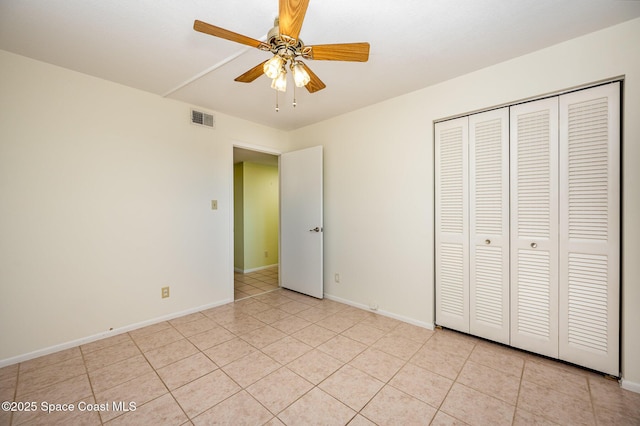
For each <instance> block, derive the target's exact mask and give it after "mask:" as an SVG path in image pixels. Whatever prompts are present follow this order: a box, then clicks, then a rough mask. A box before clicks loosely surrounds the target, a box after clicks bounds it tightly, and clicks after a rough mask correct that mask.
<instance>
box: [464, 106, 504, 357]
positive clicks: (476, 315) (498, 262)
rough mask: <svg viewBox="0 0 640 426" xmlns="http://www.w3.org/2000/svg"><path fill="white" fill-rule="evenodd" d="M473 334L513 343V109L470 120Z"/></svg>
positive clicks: (471, 316) (470, 299)
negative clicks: (511, 277) (510, 254)
mask: <svg viewBox="0 0 640 426" xmlns="http://www.w3.org/2000/svg"><path fill="white" fill-rule="evenodd" d="M469 174H470V175H469V195H470V197H469V202H470V206H469V207H470V214H469V218H470V230H469V232H470V236H469V240H470V247H469V249H470V271H469V274H470V276H469V304H470V318H469V322H470V324H469V326H470V332H471V333H472V334H474V335H477V336H480V337H484V338H487V339H490V340H494V341H498V342H501V343H505V344H508V343H509V108H501V109H498V110H493V111H487V112H484V113H480V114H474V115H471V116H469Z"/></svg>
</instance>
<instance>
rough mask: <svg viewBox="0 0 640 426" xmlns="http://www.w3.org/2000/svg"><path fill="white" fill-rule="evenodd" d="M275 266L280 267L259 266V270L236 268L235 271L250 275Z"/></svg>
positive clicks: (275, 264)
mask: <svg viewBox="0 0 640 426" xmlns="http://www.w3.org/2000/svg"><path fill="white" fill-rule="evenodd" d="M274 266H278V264H277V263H274V264H273V265H267V266H259V267H257V268H251V269H240V268H236V267H234V268H233V270H234V271H235V272H239V273H241V274H248V273H250V272H256V271H262V270H263V269H269V268H273V267H274Z"/></svg>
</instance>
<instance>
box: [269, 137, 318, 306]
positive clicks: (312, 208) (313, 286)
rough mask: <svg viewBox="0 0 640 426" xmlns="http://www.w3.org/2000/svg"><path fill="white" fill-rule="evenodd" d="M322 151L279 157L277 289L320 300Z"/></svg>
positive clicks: (308, 151)
mask: <svg viewBox="0 0 640 426" xmlns="http://www.w3.org/2000/svg"><path fill="white" fill-rule="evenodd" d="M322 226H323V225H322V147H321V146H316V147H312V148H307V149H303V150H300V151H293V152H288V153H286V154H282V155H280V285H281V286H282V287H283V288H287V289H289V290H294V291H297V292H299V293H303V294H307V295H309V296H313V297H317V298H320V299H321V298H322V297H323V294H324V292H323V281H322V269H323V268H322Z"/></svg>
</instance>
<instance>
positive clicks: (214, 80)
mask: <svg viewBox="0 0 640 426" xmlns="http://www.w3.org/2000/svg"><path fill="white" fill-rule="evenodd" d="M277 14H278V1H276V0H244V1H242V2H239V1H222V0H137V1H132V0H0V49H3V50H7V51H10V52H14V53H17V54H20V55H24V56H27V57H31V58H34V59H38V60H41V61H44V62H49V63H52V64H55V65H59V66H62V67H65V68H69V69H72V70H76V71H79V72H82V73H86V74H89V75H93V76H96V77H100V78H103V79H107V80H111V81H114V82H117V83H121V84H124V85H127V86H131V87H134V88H138V89H141V90H145V91H148V92H152V93H155V94H158V95H160V96H166V97H168V98H172V99H179V100H181V101H184V102H187V103H189V104H192V105H196V106H199V107H202V108H206V109H209V110H212V111H214V112H215V111H219V112H222V113H225V114H229V115H233V116H237V117H241V118H244V119H247V120H251V121H253V122H257V123H262V124H265V125H267V126H271V127H275V128H280V129H284V130H291V129H295V128H299V127H302V126H305V125H308V124H311V123H315V122H318V121H322V120H325V119H328V118H330V117H333V116H336V115H340V114H342V113H345V112H348V111H352V110H355V109H358V108H361V107H364V106H366V105H370V104H373V103H377V102H380V101H382V100H385V99H389V98H392V97H395V96H399V95H402V94H404V93H408V92H411V91H414V90H417V89H420V88H423V87H426V86H429V85H432V84H434V83H438V82H440V81H444V80H447V79H450V78H452V77H456V76H459V75H462V74H466V73H468V72H471V71H474V70H477V69H480V68H484V67H487V66H489V65H492V64H495V63H498V62H501V61H504V60H507V59H509V58H513V57H516V56H520V55H523V54H526V53H528V52H532V51H535V50H538V49H541V48H544V47H546V46H550V45H553V44H556V43H559V42H562V41H564V40H568V39H571V38H574V37H577V36H580V35H582V34H586V33H589V32H592V31H595V30H598V29H601V28H605V27H608V26H611V25H614V24H617V23H620V22H623V21H626V20H630V19H633V18H636V17H639V16H640V1H632V0H626V1H614V0H606V1H605V0H386V1H381V0H350V1H345V0H311V2H310V5H309V8H308V10H307V14H306V18H305V21H304V25H303V26H302V31H301V34H300V37H301V39H302V40H303V41H304V42H305V44H308V45H309V44H311V45H313V44H326V43H347V42H361V41H368V42H369V43H370V44H371V52H370V57H369V61H368V62H366V63H352V62H334V61H307V65H309V66H310V67H311V68H312V69H313V71H314V72H315V73H316V74H317V75H318V76H319V77H320V78H321V79H322V80H323V81H324V82H325V83H326V85H327V88H326V89H324V90H322V91H320V92H317V93H314V94H309V93H308V92H307V91H306V90H304V89H298V90H297V100H298V106H297V108H295V109H294V108H293V107H292V106H291V101H292V90H291V87H292V86H293V85H292V84H290V85H289V86H290V88H289V90H288V92H287V94H286V95H284V96H280V112H278V113H276V112H275V109H274V105H275V91H274V90H273V89H271V88H270V81H269V80H268V79H267V77H266V76H262V77H260V78H258V79H257V80H256V81H254V82H253V83H250V84H246V83H236V82H234V81H233V79H234V78H235V77H237V76H238V75H240V74H242V73H244V72H245V71H246V70H248V69H249V68H252V67H253V66H255V65H257V64H258V63H260V62H262V61H264V60H265V59H267V58H268V57H269V56H270V55H269V54H268V53H265V52H261V51H259V50H257V49H252V48H247V47H245V46H243V45H239V44H236V43H233V42H230V41H227V40H222V39H218V38H215V37H212V36H209V35H206V34H202V33H198V32H195V31H194V30H193V21H194V20H195V19H199V20H202V21H205V22H208V23H210V24H213V25H216V26H220V27H223V28H226V29H229V30H231V31H234V32H237V33H240V34H244V35H247V36H249V37H252V38H256V39H264V37H265V36H266V34H267V31H268V30H269V29H270V28H271V26H272V25H273V19H274V18H275V17H276V16H277ZM283 98H284V99H283Z"/></svg>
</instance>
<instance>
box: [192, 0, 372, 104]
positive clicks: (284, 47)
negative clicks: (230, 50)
mask: <svg viewBox="0 0 640 426" xmlns="http://www.w3.org/2000/svg"><path fill="white" fill-rule="evenodd" d="M279 2H280V3H279V9H280V10H279V16H278V18H276V19H275V22H274V26H273V28H271V30H270V31H269V34H268V36H267V41H266V42H263V41H260V40H256V39H254V38H251V37H247V36H244V35H242V34H238V33H234V32H233V31H229V30H225V29H224V28H220V27H216V26H214V25H211V24H207V23H206V22H202V21H198V20H196V21H195V22H194V23H193V29H194V30H196V31H199V32H201V33H205V34H210V35H212V36H215V37H220V38H223V39H226V40H230V41H235V42H237V43H241V44H244V45H247V46H251V47H256V48H258V49H260V50H263V51H265V52H271V53H273V55H274V56H273V57H272V58H271V59H268V60H266V61H264V62H262V63H260V64H258V65H256V66H255V67H253V68H251V69H250V70H249V71H247V72H245V73H244V74H242V75H240V76H238V77H236V79H235V81H239V82H242V83H251V82H252V81H254V80H255V79H257V78H258V77H260V76H261V75H262V74H266V75H267V77H269V78H271V79H273V81H272V84H271V87H272V88H274V89H276V90H277V91H281V92H284V91H286V84H287V78H286V76H287V64H289V68H290V70H291V72H292V74H293V80H294V83H295V85H296V86H298V87H302V86H304V87H306V89H307V90H308V91H309V93H315V92H317V91H319V90H322V89H324V88H325V87H326V85H325V84H324V83H323V82H322V80H320V78H318V76H317V75H315V74H314V73H313V71H311V69H310V68H309V67H308V66H307V65H306V64H305V63H304V62H302V61H301V60H300V59H299V58H304V59H310V60H326V61H355V62H366V61H367V60H368V59H369V43H343V44H318V45H312V46H306V45H305V44H304V43H303V42H302V40H300V39H299V38H298V37H299V34H300V29H301V28H302V22H303V20H304V16H305V13H306V12H307V7H308V6H309V0H279ZM294 106H295V103H294Z"/></svg>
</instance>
